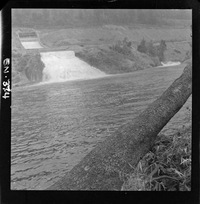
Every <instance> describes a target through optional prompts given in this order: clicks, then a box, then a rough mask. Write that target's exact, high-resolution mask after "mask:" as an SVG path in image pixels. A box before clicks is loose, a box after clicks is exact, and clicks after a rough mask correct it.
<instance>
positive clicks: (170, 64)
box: [161, 61, 181, 67]
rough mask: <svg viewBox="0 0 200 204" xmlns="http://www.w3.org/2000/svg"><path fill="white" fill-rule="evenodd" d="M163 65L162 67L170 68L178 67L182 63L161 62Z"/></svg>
mask: <svg viewBox="0 0 200 204" xmlns="http://www.w3.org/2000/svg"><path fill="white" fill-rule="evenodd" d="M161 64H162V67H169V66H177V65H180V64H181V63H180V62H172V61H169V62H166V63H164V62H161Z"/></svg>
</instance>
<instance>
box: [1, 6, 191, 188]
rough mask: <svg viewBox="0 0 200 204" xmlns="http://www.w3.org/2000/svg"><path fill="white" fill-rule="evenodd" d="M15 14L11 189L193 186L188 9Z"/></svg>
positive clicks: (29, 11)
mask: <svg viewBox="0 0 200 204" xmlns="http://www.w3.org/2000/svg"><path fill="white" fill-rule="evenodd" d="M11 19H12V24H11V35H12V36H11V42H12V44H11V53H12V58H11V60H12V63H11V64H12V86H11V87H10V88H12V97H11V101H12V104H11V159H10V160H11V161H10V189H11V190H17V191H21V190H39V191H70V190H72V191H77V190H78V191H79V190H81V191H191V169H192V168H191V163H192V142H191V141H192V9H111V8H102V9H95V8H92V9H89V8H88V9H84V8H74V9H72V8H68V9H67V8H63V9H61V8H60V9H58V8H12V10H11ZM8 63H9V61H4V64H5V65H8ZM5 93H8V92H5ZM5 97H8V94H7V95H6V94H5Z"/></svg>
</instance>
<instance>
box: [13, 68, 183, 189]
mask: <svg viewBox="0 0 200 204" xmlns="http://www.w3.org/2000/svg"><path fill="white" fill-rule="evenodd" d="M182 70H183V65H181V66H176V67H165V68H152V69H147V70H142V71H137V72H134V73H129V74H121V75H115V76H109V77H105V78H99V79H92V80H82V81H81V80H80V81H69V82H62V83H52V84H45V85H42V84H39V85H34V86H29V87H20V88H16V89H14V90H12V121H11V127H12V128H11V132H12V134H11V189H13V190H16V189H17V190H22V189H23V190H24V189H27V190H44V189H46V188H47V187H49V186H50V185H52V184H53V183H55V182H56V181H57V180H58V179H60V178H61V177H62V176H64V174H65V173H66V172H68V171H69V170H70V169H72V168H73V166H74V165H76V164H77V163H78V162H79V161H80V160H81V159H82V158H83V157H84V156H85V155H86V154H87V153H88V152H90V151H91V150H92V149H93V148H94V147H95V145H96V144H97V143H98V142H99V141H102V140H103V139H105V138H106V137H109V136H110V135H111V134H112V133H113V132H114V131H116V130H117V128H118V127H119V126H121V125H123V124H125V123H127V122H129V121H131V120H133V119H134V118H135V117H136V116H137V115H138V114H140V113H141V111H142V110H144V109H145V108H146V107H147V105H149V104H150V103H151V102H153V101H154V100H155V99H156V98H157V97H158V96H160V95H161V94H162V92H163V91H164V90H166V88H167V87H168V86H169V85H170V84H171V83H172V82H173V81H174V79H176V78H177V77H179V76H180V75H181V73H182ZM179 123H181V121H179ZM176 125H177V124H176ZM171 128H172V127H171Z"/></svg>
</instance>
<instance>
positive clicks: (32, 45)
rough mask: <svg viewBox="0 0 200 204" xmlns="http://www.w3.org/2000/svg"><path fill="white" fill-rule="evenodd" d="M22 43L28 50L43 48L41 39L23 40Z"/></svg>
mask: <svg viewBox="0 0 200 204" xmlns="http://www.w3.org/2000/svg"><path fill="white" fill-rule="evenodd" d="M21 44H22V45H23V47H24V48H25V49H27V50H31V49H41V48H43V47H42V45H41V44H40V42H39V41H31V42H21Z"/></svg>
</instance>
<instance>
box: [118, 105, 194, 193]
mask: <svg viewBox="0 0 200 204" xmlns="http://www.w3.org/2000/svg"><path fill="white" fill-rule="evenodd" d="M185 110H186V111H188V113H189V112H190V111H191V110H190V108H189V107H187V108H186V109H185ZM189 115H190V116H189ZM188 116H189V117H190V118H188V120H190V124H191V112H190V113H189V114H188ZM188 116H187V117H188ZM122 190H127V191H190V190H191V126H189V127H185V126H184V125H183V127H182V128H181V129H179V130H177V132H176V133H175V134H171V135H169V134H162V132H161V133H160V134H159V135H158V137H157V140H156V142H155V145H154V146H153V147H152V149H151V150H150V151H149V152H148V153H147V154H146V155H145V156H144V157H143V159H142V160H140V162H139V163H138V165H137V167H136V168H135V170H134V173H133V174H131V175H129V178H128V180H127V181H126V182H125V183H124V185H123V187H122Z"/></svg>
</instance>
